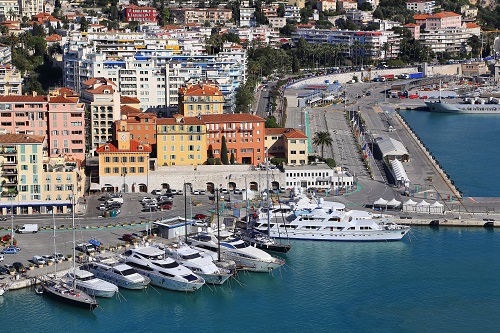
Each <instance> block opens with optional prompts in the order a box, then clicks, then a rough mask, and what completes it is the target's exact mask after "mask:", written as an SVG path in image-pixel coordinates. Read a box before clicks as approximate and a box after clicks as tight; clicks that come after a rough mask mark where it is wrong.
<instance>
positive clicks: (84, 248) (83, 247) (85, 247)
mask: <svg viewBox="0 0 500 333" xmlns="http://www.w3.org/2000/svg"><path fill="white" fill-rule="evenodd" d="M75 250H77V251H80V252H83V253H85V254H87V255H90V254H91V253H94V252H95V247H94V245H92V244H90V243H82V244H78V245H77V246H76V247H75ZM42 257H43V256H42ZM54 261H55V259H54Z"/></svg>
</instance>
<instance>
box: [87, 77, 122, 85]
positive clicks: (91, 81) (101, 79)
mask: <svg viewBox="0 0 500 333" xmlns="http://www.w3.org/2000/svg"><path fill="white" fill-rule="evenodd" d="M96 83H101V84H108V85H113V86H116V84H115V83H114V82H113V81H111V80H109V79H106V78H105V77H93V78H91V79H88V80H87V81H85V82H83V83H82V84H84V85H86V86H92V85H94V84H96Z"/></svg>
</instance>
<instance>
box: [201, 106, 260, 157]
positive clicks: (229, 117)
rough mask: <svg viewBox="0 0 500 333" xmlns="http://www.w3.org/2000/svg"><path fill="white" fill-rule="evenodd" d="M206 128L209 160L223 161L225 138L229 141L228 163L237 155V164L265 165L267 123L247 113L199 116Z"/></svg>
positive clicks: (227, 142)
mask: <svg viewBox="0 0 500 333" xmlns="http://www.w3.org/2000/svg"><path fill="white" fill-rule="evenodd" d="M200 118H201V120H202V121H203V122H204V123H205V124H206V126H207V150H208V157H214V158H220V157H221V148H222V137H223V136H224V137H225V138H226V145H227V150H228V159H229V158H230V156H231V153H233V154H234V157H235V161H236V163H238V164H252V165H258V164H260V163H263V162H264V157H265V152H264V132H265V126H264V124H265V120H264V119H263V118H261V117H259V116H254V115H251V114H247V113H235V114H211V115H208V114H206V115H202V116H200Z"/></svg>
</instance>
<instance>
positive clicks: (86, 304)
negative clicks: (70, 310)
mask: <svg viewBox="0 0 500 333" xmlns="http://www.w3.org/2000/svg"><path fill="white" fill-rule="evenodd" d="M42 288H43V294H44V295H47V296H48V297H50V298H52V299H54V300H56V301H58V302H61V303H65V304H68V305H71V306H76V307H79V308H83V309H88V310H94V309H95V308H97V307H98V303H97V302H95V301H94V300H92V299H91V298H90V297H89V296H88V295H83V293H81V292H80V291H78V290H76V293H75V295H63V294H61V293H58V292H56V291H55V290H54V289H52V288H51V287H50V286H49V285H47V284H45V283H43V284H42Z"/></svg>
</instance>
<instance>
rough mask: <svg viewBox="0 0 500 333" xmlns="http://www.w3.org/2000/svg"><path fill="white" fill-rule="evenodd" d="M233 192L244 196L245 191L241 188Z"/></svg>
mask: <svg viewBox="0 0 500 333" xmlns="http://www.w3.org/2000/svg"><path fill="white" fill-rule="evenodd" d="M233 192H234V194H243V191H242V190H240V189H239V188H235V189H234V190H233Z"/></svg>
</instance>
